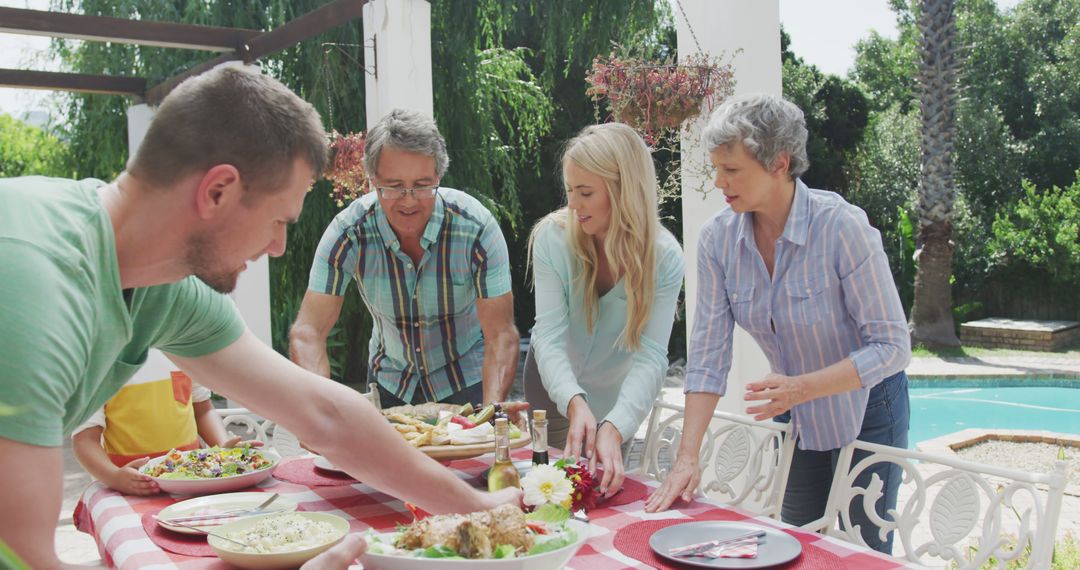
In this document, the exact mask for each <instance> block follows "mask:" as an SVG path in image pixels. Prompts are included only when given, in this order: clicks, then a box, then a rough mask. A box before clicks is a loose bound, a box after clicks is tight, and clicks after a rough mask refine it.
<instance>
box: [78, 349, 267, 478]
mask: <svg viewBox="0 0 1080 570" xmlns="http://www.w3.org/2000/svg"><path fill="white" fill-rule="evenodd" d="M170 367H171V363H169V362H168V360H167V359H165V357H164V356H163V355H161V354H160V353H158V352H157V351H154V350H151V354H150V356H148V359H147V365H146V366H145V367H144V368H143V369H142V370H140V371H139V373H138V374H136V375H135V376H134V377H133V378H132V379H131V380H129V381H128V383H127V384H126V385H124V387H123V388H121V389H120V391H119V392H117V393H116V395H115V396H113V397H112V399H110V400H109V401H108V402H106V404H105V406H104V407H103V408H102V409H100V410H98V412H97V413H95V414H94V415H93V416H91V418H90V419H89V420H87V421H86V423H84V424H83V425H81V426H79V427H78V428H77V429H76V430H75V432H74V434H73V435H72V436H71V439H72V446H73V450H74V452H75V458H76V459H78V461H79V463H80V464H82V466H83V468H85V469H86V471H87V472H88V473H90V474H91V475H93V476H94V478H96V479H98V480H99V481H101V482H102V483H105V484H106V485H108V486H109V487H110V488H112V489H114V490H116V491H119V492H121V493H125V494H128V495H152V494H154V493H158V492H159V491H160V489H158V486H157V483H155V482H154V480H153V479H151V478H150V477H149V476H147V475H144V474H142V473H140V472H139V468H140V467H142V466H143V465H145V464H146V462H147V461H149V460H150V459H152V458H154V457H158V456H160V455H164V454H166V453H168V452H169V450H171V449H180V450H189V449H198V448H200V447H201V444H200V443H199V438H200V437H201V438H202V439H203V440H204V441H205V442H206V444H207V445H208V446H214V445H219V446H221V447H233V446H235V445H237V444H238V443H239V442H240V438H239V437H230V436H229V433H228V432H227V431H226V430H225V424H223V423H222V421H221V418H220V417H219V416H218V415H217V413H216V412H215V411H214V405H213V403H212V402H211V401H210V396H211V393H210V390H207V389H206V388H203V387H202V386H200V385H198V384H195V383H193V382H192V381H191V378H188V376H187V375H186V374H184V373H183V372H180V371H176V370H173V371H170V372H168V375H167V376H165V377H163V375H164V373H165V370H168V368H170ZM255 443H256V444H258V442H255Z"/></svg>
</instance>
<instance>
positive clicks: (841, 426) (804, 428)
mask: <svg viewBox="0 0 1080 570" xmlns="http://www.w3.org/2000/svg"><path fill="white" fill-rule="evenodd" d="M775 247H776V265H775V267H774V269H773V275H772V277H770V276H769V272H768V270H766V268H765V263H764V262H763V261H762V259H761V254H760V253H759V252H758V249H757V244H756V242H755V241H754V230H753V218H752V217H751V214H749V213H742V214H740V213H736V212H734V211H733V210H731V209H725V210H722V211H720V212H719V213H717V214H716V215H714V216H713V217H712V218H710V219H709V220H708V221H707V222H705V225H704V226H703V227H702V228H701V236H700V238H699V240H698V295H697V307H696V312H695V314H694V330H693V333H692V334H691V336H690V349H689V354H688V358H687V368H686V387H685V390H686V392H711V393H715V394H723V393H724V392H725V391H726V390H727V375H728V371H729V370H730V369H731V357H732V354H731V344H732V330H733V327H734V325H735V323H738V324H739V326H741V327H743V328H744V329H746V331H747V332H748V333H750V335H751V336H753V337H754V340H755V341H757V344H758V346H760V347H761V349H762V350H763V351H764V352H765V356H766V357H767V358H768V359H769V365H770V367H771V368H772V371H773V372H775V373H777V374H785V375H789V376H796V375H799V374H806V373H809V372H814V371H816V370H821V369H822V368H825V367H827V366H830V365H832V364H836V363H837V362H839V361H841V360H843V359H845V358H847V359H850V360H851V362H852V363H853V364H854V365H855V370H856V371H857V372H858V373H859V381H860V382H861V384H862V387H861V388H859V389H857V390H852V391H850V392H842V393H840V394H833V395H832V396H826V397H824V398H818V399H816V400H810V401H808V402H803V403H802V404H798V405H796V406H795V407H793V408H792V409H791V423H792V425H793V428H794V433H795V435H796V436H797V437H798V438H799V448H801V449H811V450H816V451H824V450H829V449H836V448H839V447H841V446H844V445H846V444H848V443H851V442H852V441H854V440H855V438H856V436H858V435H859V430H860V429H861V426H862V422H863V415H864V413H865V412H866V402H867V399H868V397H869V394H870V388H872V387H873V386H875V385H876V384H878V383H880V382H881V381H882V380H884V379H885V378H888V377H889V376H892V375H893V374H896V373H897V372H900V371H901V370H903V369H904V367H906V366H907V364H908V361H909V360H910V359H911V342H910V337H909V336H908V329H907V319H906V318H905V316H904V308H903V306H901V304H900V296H899V295H898V294H897V292H896V284H895V283H893V279H892V273H891V272H890V270H889V261H888V259H887V258H886V257H885V250H884V249H883V248H882V245H881V234H880V233H878V231H877V230H876V229H874V228H873V227H872V226H871V225H870V223H869V222H868V221H867V219H866V214H865V213H864V212H863V211H862V210H860V209H859V208H858V207H856V206H853V205H851V204H849V203H847V202H845V201H844V199H843V198H841V197H840V196H839V195H837V194H834V193H832V192H826V191H824V190H814V189H811V188H807V187H806V185H805V184H803V182H802V181H801V180H796V182H795V197H794V199H793V201H792V204H791V212H790V213H789V214H788V219H787V223H786V224H785V225H784V233H783V234H782V235H781V236H780V238H779V239H778V240H776V246H775ZM747 380H758V379H757V378H748V379H747Z"/></svg>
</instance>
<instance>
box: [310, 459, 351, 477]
mask: <svg viewBox="0 0 1080 570" xmlns="http://www.w3.org/2000/svg"><path fill="white" fill-rule="evenodd" d="M314 465H315V467H318V468H319V469H322V470H323V471H333V472H334V473H344V474H346V475H348V473H345V471H343V470H342V469H341V468H340V467H338V466H337V465H334V464H333V463H330V460H329V459H327V458H325V457H323V456H321V455H319V456H316V457H315V462H314Z"/></svg>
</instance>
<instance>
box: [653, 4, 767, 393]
mask: <svg viewBox="0 0 1080 570" xmlns="http://www.w3.org/2000/svg"><path fill="white" fill-rule="evenodd" d="M680 2H681V4H682V9H684V10H685V11H686V16H687V18H689V21H690V24H689V26H688V25H687V18H684V17H683V14H682V10H680V7H679V3H680ZM672 10H673V11H674V13H675V20H676V22H677V25H678V49H679V55H680V56H681V57H686V56H688V55H690V54H693V53H696V52H698V51H699V50H698V45H697V43H695V41H694V36H696V37H697V42H699V43H700V46H701V51H704V52H705V53H708V54H710V55H714V56H723V57H725V58H731V57H732V56H734V57H733V58H732V59H731V62H732V65H733V66H734V68H735V94H742V93H772V94H776V95H780V94H781V90H782V87H781V85H782V84H781V65H780V2H779V0H759V1H755V2H746V1H745V0H678V1H676V2H673V3H672ZM691 29H692V32H691ZM707 119H708V117H705V116H703V117H701V118H699V119H697V120H696V121H694V122H693V124H691V125H690V126H689V133H688V134H684V135H683V139H682V161H683V165H682V184H683V187H682V201H683V202H682V204H683V245H684V248H685V250H686V326H687V338H689V336H690V333H691V331H693V323H694V307H695V305H696V302H697V249H698V248H697V238H698V235H699V234H700V230H701V227H702V225H704V223H705V221H706V220H708V219H709V218H710V217H711V216H712V215H713V214H715V213H716V212H718V211H720V209H721V208H725V207H726V204H725V203H724V200H723V197H722V196H721V194H720V192H719V191H717V190H716V188H714V187H713V185H712V178H711V176H712V175H713V172H712V168H711V166H709V161H708V155H707V150H706V149H705V147H704V144H703V143H702V141H701V137H700V134H701V129H702V128H703V127H704V125H705V123H706V121H707ZM702 189H707V190H709V191H708V193H707V194H705V195H703V194H702V192H701V190H702ZM768 372H769V363H768V361H767V360H766V359H765V354H764V353H763V352H762V351H761V349H759V348H758V346H757V343H755V342H754V340H753V338H751V337H750V335H749V334H747V333H746V332H745V331H744V330H742V329H741V328H739V327H735V342H734V360H733V362H732V366H731V373H730V374H729V375H728V389H727V394H726V395H725V396H724V397H723V398H721V399H720V404H719V405H718V409H721V410H725V411H728V412H736V413H744V412H745V410H746V404H745V401H744V400H743V399H742V393H743V387H744V386H745V385H746V383H747V382H748V381H754V380H757V379H760V378H761V377H763V376H765V375H766V374H768Z"/></svg>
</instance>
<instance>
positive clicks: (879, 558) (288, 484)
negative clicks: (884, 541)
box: [75, 449, 921, 570]
mask: <svg viewBox="0 0 1080 570" xmlns="http://www.w3.org/2000/svg"><path fill="white" fill-rule="evenodd" d="M513 456H514V458H515V459H521V460H524V459H528V458H529V457H530V452H529V450H528V449H519V450H517V451H515V452H514V454H513ZM312 461H313V459H312V458H302V457H301V458H290V459H286V460H285V461H283V462H282V464H281V465H279V466H278V467H277V470H276V471H275V472H274V476H272V477H270V478H268V479H266V480H265V481H264V482H263V483H262V484H260V485H259V486H258V487H255V488H251V489H245V491H263V492H272V493H280V494H281V495H282V496H284V497H287V498H289V499H291V500H292V501H293V502H295V503H297V504H298V505H299V510H301V511H323V512H328V513H333V514H336V515H338V516H341V517H343V518H345V519H346V520H348V521H349V525H350V527H351V529H352V531H353V532H363V531H364V530H366V529H369V528H374V529H376V530H379V531H388V530H392V529H393V528H394V527H395V525H397V524H398V523H409V522H411V521H412V516H413V515H412V513H411V512H410V511H409V509H408V508H406V506H405V504H404V503H403V502H402V501H400V500H398V499H395V498H394V497H391V496H389V495H386V494H384V493H380V492H378V491H376V490H375V489H373V488H371V487H368V486H367V485H364V484H362V483H360V482H356V481H353V480H351V479H349V478H347V477H346V476H344V475H341V476H339V477H331V476H327V475H326V474H325V473H321V472H320V471H319V470H315V469H314V468H312V467H311V462H312ZM491 463H492V456H491V455H490V454H489V455H485V456H481V457H477V458H472V459H462V460H458V461H452V462H450V463H449V464H448V465H447V466H448V468H449V469H451V470H452V471H454V473H455V474H456V475H458V476H459V477H461V478H462V479H465V480H466V481H469V482H473V483H474V484H476V485H480V484H481V477H482V475H483V473H484V471H485V469H487V468H488V467H490V466H491ZM305 473H306V475H305ZM320 473H321V474H320ZM285 479H289V480H285ZM290 480H291V481H290ZM296 481H301V482H302V483H298V482H296ZM657 485H658V484H657V483H656V482H655V481H653V480H652V479H650V478H648V477H645V476H641V475H629V476H628V477H627V480H626V483H625V484H624V486H623V490H622V491H621V492H619V493H618V494H616V495H615V496H614V497H612V498H610V499H608V500H606V501H603V502H601V503H600V504H598V505H597V507H596V508H594V509H592V510H591V511H589V512H588V515H589V518H590V523H591V524H592V533H591V536H590V538H589V539H588V540H587V541H586V542H585V543H584V544H583V545H582V546H581V548H580V550H578V552H577V554H576V555H575V556H574V558H573V559H572V560H571V561H570V563H569V565H568V566H567V567H568V568H576V569H578V570H581V569H585V568H588V569H589V570H606V569H617V568H656V567H662V568H676V567H680V568H681V567H682V566H674V565H673V566H667V565H665V564H663V563H662V562H660V560H661V559H659V558H657V557H656V556H655V554H653V553H652V552H651V550H650V549H649V546H648V543H649V537H650V536H651V535H652V533H653V532H656V531H657V530H659V529H660V528H664V527H666V526H670V525H673V524H678V523H682V522H693V521H734V522H741V523H751V524H756V525H762V526H767V527H773V528H777V529H782V530H783V531H784V532H787V533H788V534H790V535H792V536H793V537H795V538H796V539H798V540H799V542H800V543H802V554H800V556H799V557H798V558H796V559H795V560H793V561H792V562H789V563H787V564H784V565H781V566H778V567H777V568H782V569H810V568H815V569H816V568H820V569H827V570H841V569H843V568H850V569H860V570H861V569H869V570H891V569H897V568H921V566H918V565H917V564H914V563H911V562H907V561H905V560H902V559H899V558H895V557H890V556H886V555H883V554H880V553H877V552H873V551H870V550H867V549H865V548H862V547H860V546H857V545H854V544H851V543H848V542H845V541H842V540H840V539H837V538H832V537H826V536H824V535H820V534H817V533H812V532H806V531H803V530H801V529H796V528H793V527H791V526H789V525H786V524H784V523H781V522H779V521H776V520H773V519H770V518H768V517H764V516H758V515H754V514H752V513H749V512H747V511H744V510H741V509H739V508H735V507H731V506H726V505H724V504H722V503H719V502H714V501H710V500H708V499H704V498H698V499H695V500H694V501H692V502H690V503H685V502H678V503H676V504H675V505H673V507H672V509H671V510H668V511H664V512H660V513H646V512H645V511H644V508H645V499H646V498H647V495H648V494H649V493H650V492H651V491H652V490H653V489H654V488H655V487H656V486H657ZM188 498H190V497H187V496H179V495H167V494H162V495H157V496H150V497H137V496H129V495H123V494H120V493H117V492H116V491H113V490H111V489H109V488H108V487H106V486H104V485H102V484H101V483H100V482H94V483H92V484H91V485H90V486H89V487H88V488H87V489H86V491H85V492H84V493H83V496H82V500H81V501H80V502H81V507H82V508H81V509H79V511H77V512H78V513H79V514H78V516H76V521H75V524H76V526H77V527H78V528H79V530H81V531H83V532H87V533H89V534H91V535H93V537H94V540H95V541H96V542H97V545H98V550H99V552H100V554H101V558H102V560H103V561H104V562H105V563H106V564H107V565H108V566H109V567H110V568H120V569H123V570H126V569H136V568H146V567H151V566H152V567H154V568H161V569H168V568H178V569H188V568H221V569H225V568H231V566H230V565H228V564H226V563H225V562H223V561H221V560H220V559H218V558H216V557H215V556H214V555H213V553H212V552H210V551H209V547H208V546H206V544H205V540H204V539H202V538H196V537H189V536H187V535H183V536H181V535H177V536H176V537H175V538H177V539H182V540H174V537H173V536H170V535H172V534H173V533H170V531H167V530H164V529H161V528H160V527H157V526H156V525H155V523H154V522H153V519H152V517H153V515H154V514H156V513H157V512H158V511H160V510H161V509H163V508H165V507H166V506H168V505H170V504H173V503H176V502H179V501H182V500H185V499H188ZM170 550H172V551H170ZM181 552H183V553H184V554H181ZM359 567H360V566H359V565H357V566H354V568H359Z"/></svg>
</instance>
